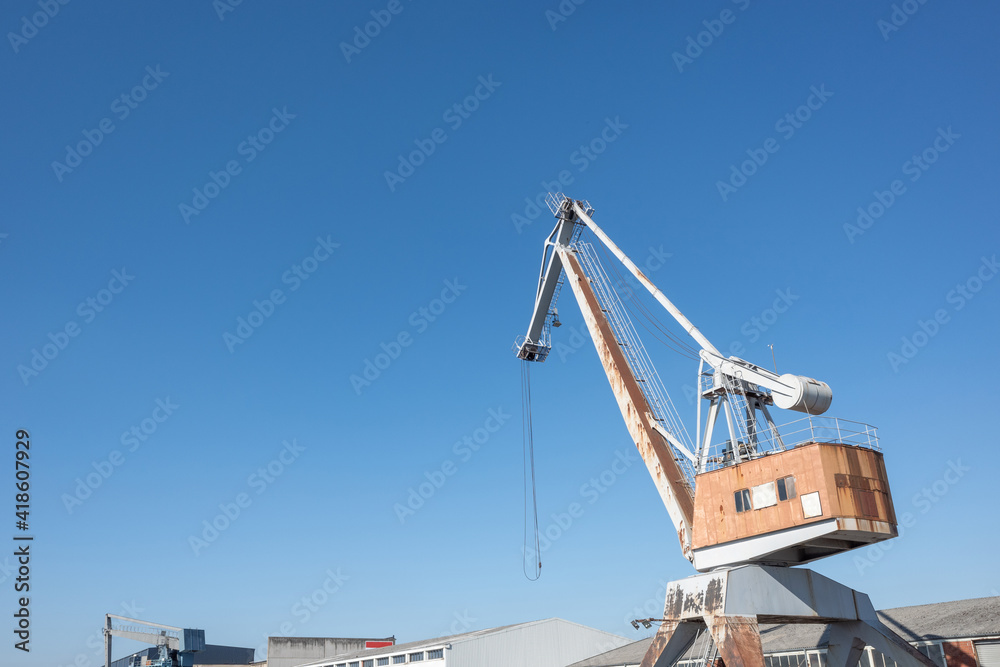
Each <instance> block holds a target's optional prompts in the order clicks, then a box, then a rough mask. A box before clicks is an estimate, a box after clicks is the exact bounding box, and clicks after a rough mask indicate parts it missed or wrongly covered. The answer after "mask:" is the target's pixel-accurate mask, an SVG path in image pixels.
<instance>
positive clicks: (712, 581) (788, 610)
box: [642, 565, 935, 667]
mask: <svg viewBox="0 0 1000 667" xmlns="http://www.w3.org/2000/svg"><path fill="white" fill-rule="evenodd" d="M758 623H824V624H828V625H829V630H828V633H827V635H826V639H827V664H828V667H856V666H857V664H858V660H860V658H861V654H862V652H863V651H864V649H865V646H871V647H872V648H874V649H875V650H877V651H880V652H881V653H883V654H884V655H885V656H886V657H888V658H890V659H892V660H894V661H895V662H896V664H897V665H899V667H935V666H934V663H933V662H931V660H930V659H928V658H927V657H926V656H924V655H923V654H922V653H920V652H919V651H917V650H916V649H914V648H913V647H912V646H910V645H909V644H908V643H907V642H906V640H905V639H903V638H902V637H900V636H899V635H897V634H896V633H895V632H893V631H892V630H891V629H889V628H888V627H886V626H885V625H884V624H883V623H882V622H881V621H880V620H879V618H878V616H877V615H876V613H875V608H874V607H872V603H871V601H870V600H869V599H868V596H867V595H865V594H864V593H860V592H858V591H855V590H853V589H850V588H848V587H847V586H844V585H842V584H839V583H837V582H835V581H833V580H832V579H828V578H826V577H824V576H822V575H819V574H817V573H815V572H813V571H812V570H808V569H804V568H788V567H777V566H769V565H743V566H739V567H732V568H725V569H721V570H716V571H714V572H709V573H705V574H698V575H694V576H692V577H688V578H687V579H681V580H680V581H675V582H672V583H671V584H670V585H669V586H668V587H667V599H666V604H665V605H664V612H663V623H662V625H660V629H659V630H658V631H657V633H656V636H655V637H654V638H653V643H652V644H650V647H649V650H648V651H647V652H646V656H645V657H644V658H643V661H642V667H669V666H670V665H673V664H674V663H675V662H677V660H678V659H680V657H681V656H682V655H683V653H684V651H685V650H686V649H687V647H688V646H689V645H690V644H691V642H692V641H693V640H694V638H695V636H696V635H697V633H698V632H699V631H700V630H702V629H705V628H707V629H708V631H709V633H710V634H711V636H712V639H713V640H714V641H715V645H716V647H717V649H718V651H719V656H720V657H721V658H722V660H723V662H724V663H725V665H726V667H764V655H763V650H762V647H761V641H760V631H759V629H758Z"/></svg>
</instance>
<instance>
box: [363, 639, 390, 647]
mask: <svg viewBox="0 0 1000 667" xmlns="http://www.w3.org/2000/svg"><path fill="white" fill-rule="evenodd" d="M383 646H395V642H377V641H371V640H368V641H365V648H382V647H383Z"/></svg>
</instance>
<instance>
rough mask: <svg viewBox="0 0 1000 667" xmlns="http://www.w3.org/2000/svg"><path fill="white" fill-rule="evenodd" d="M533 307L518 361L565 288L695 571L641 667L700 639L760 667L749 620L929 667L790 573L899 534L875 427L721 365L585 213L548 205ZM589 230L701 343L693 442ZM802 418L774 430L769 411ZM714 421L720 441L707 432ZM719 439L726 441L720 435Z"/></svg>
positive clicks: (842, 655)
mask: <svg viewBox="0 0 1000 667" xmlns="http://www.w3.org/2000/svg"><path fill="white" fill-rule="evenodd" d="M547 203H548V205H549V208H550V210H551V211H552V213H553V214H554V215H555V217H556V226H555V228H554V229H553V231H552V233H551V234H550V235H549V237H548V238H547V239H546V241H545V245H544V247H543V256H542V267H541V271H540V274H539V279H538V287H537V292H536V295H535V305H534V309H533V312H532V315H531V320H530V323H529V325H528V331H527V333H526V334H525V335H524V336H522V337H520V338H519V339H518V340H517V341H516V342H515V346H514V347H515V351H516V354H517V356H518V358H520V359H522V360H524V361H525V362H529V361H536V362H541V361H544V360H545V359H546V357H547V356H548V354H549V352H550V351H551V327H552V326H553V324H555V325H558V311H557V310H556V308H555V304H556V300H557V299H558V296H559V292H560V290H561V288H562V286H563V284H564V283H565V282H569V284H570V288H571V290H572V292H573V295H574V297H575V298H576V301H577V303H578V304H579V306H580V310H581V311H582V313H583V318H584V321H585V322H586V325H587V329H588V330H589V332H590V335H591V338H592V339H593V342H594V346H595V347H596V349H597V353H598V357H599V358H600V360H601V363H602V365H603V367H604V371H605V374H606V375H607V378H608V381H609V382H610V384H611V389H612V391H613V393H614V396H615V399H616V401H617V403H618V408H619V410H620V411H621V414H622V417H623V418H624V420H625V425H626V427H627V429H628V432H629V434H630V435H631V437H632V440H633V442H634V443H635V445H636V448H637V449H638V451H639V454H640V455H641V456H642V459H643V461H644V462H645V464H646V467H647V469H648V471H649V473H650V476H651V477H652V479H653V481H654V483H655V485H656V488H657V491H658V492H659V494H660V498H661V499H662V501H663V504H664V505H665V506H666V508H667V512H668V514H669V516H670V519H671V522H672V523H673V526H674V530H675V532H676V534H677V539H678V541H679V543H680V546H681V551H682V553H683V554H684V556H685V557H686V558H687V559H688V560H690V561H691V562H692V564H693V565H694V567H695V569H696V570H697V571H698V572H699V573H700V574H697V575H694V576H692V577H689V578H687V579H683V580H680V581H675V582H673V583H671V584H670V585H669V586H668V590H667V599H666V601H665V605H664V615H663V618H662V619H647V620H648V621H658V622H660V623H661V625H660V627H659V630H658V631H657V634H656V636H655V637H654V640H653V643H652V644H651V646H650V649H649V652H648V653H647V654H646V656H645V659H644V660H643V663H642V665H643V667H652V666H654V665H656V666H660V667H665V666H666V665H671V664H673V662H674V661H675V660H676V659H677V658H678V657H679V656H680V655H681V654H682V652H683V651H684V650H685V649H686V647H687V646H688V645H689V644H690V643H691V642H692V641H693V638H694V637H695V635H696V633H698V632H700V631H701V630H702V629H707V631H708V632H710V633H711V636H712V638H713V640H714V642H715V646H716V647H717V650H718V652H719V654H720V655H721V656H722V658H723V660H724V661H725V664H726V666H727V667H744V666H745V667H763V665H764V661H763V654H762V651H761V644H760V634H759V630H758V623H767V622H772V623H777V622H780V623H810V622H811V623H816V622H823V623H830V624H831V625H830V627H831V632H830V640H829V649H828V656H829V662H830V667H855V666H856V665H857V663H858V659H859V658H860V655H861V652H862V651H863V650H864V648H865V646H866V645H869V646H872V647H874V648H876V649H877V650H879V651H881V652H882V653H883V654H885V655H886V656H887V657H889V658H891V659H893V660H895V661H896V662H897V663H898V664H899V665H900V666H904V665H905V666H906V667H913V666H915V665H925V666H926V667H933V663H931V662H930V661H929V660H928V659H927V658H926V657H925V656H923V655H922V654H921V653H919V652H918V651H916V650H915V649H913V648H912V647H911V646H910V645H909V644H908V643H907V642H906V641H905V640H903V639H902V638H900V637H899V636H898V635H896V634H895V633H893V632H892V631H891V630H890V629H889V628H887V627H886V626H884V625H883V624H882V623H881V621H879V619H878V617H877V616H876V614H875V610H874V608H873V607H872V605H871V602H870V600H869V599H868V596H867V595H865V594H864V593H860V592H858V591H854V590H852V589H850V588H847V587H845V586H843V585H841V584H838V583H837V582H834V581H832V580H830V579H827V578H826V577H823V576H821V575H818V574H816V573H814V572H812V571H811V570H808V569H804V568H797V567H790V566H794V565H799V564H802V563H807V562H810V561H813V560H816V559H818V558H823V557H826V556H829V555H833V554H836V553H840V552H843V551H847V550H850V549H854V548H857V547H859V546H863V545H866V544H872V543H874V542H878V541H881V540H885V539H889V538H892V537H895V536H896V534H897V531H896V517H895V512H894V509H893V506H892V497H891V495H890V492H889V484H888V478H887V476H886V472H885V465H884V462H883V458H882V454H881V452H880V451H879V449H878V438H877V434H876V430H875V429H874V427H871V426H869V425H867V424H861V423H858V422H852V421H847V420H841V419H837V418H825V417H820V415H822V414H823V413H825V412H826V410H827V409H828V408H829V407H830V405H831V402H832V400H833V393H832V391H831V389H830V387H829V385H827V384H826V383H824V382H820V381H818V380H814V379H812V378H809V377H805V376H799V375H792V374H783V375H779V374H777V373H775V372H771V371H769V370H767V369H764V368H762V367H760V366H757V365H755V364H752V363H750V362H748V361H746V360H744V359H740V358H738V357H735V356H730V357H724V356H723V355H722V353H720V352H719V350H718V349H717V348H716V347H715V346H714V345H712V343H711V342H710V341H709V340H708V338H706V337H705V336H704V335H703V334H702V333H701V332H700V331H699V330H698V329H697V327H695V326H694V324H692V323H691V321H690V320H688V319H687V317H685V316H684V314H683V313H682V312H681V311H680V309H678V308H677V306H675V305H674V304H673V303H672V302H671V301H670V300H669V299H668V298H667V297H666V296H665V295H664V294H663V292H661V291H660V290H659V289H658V288H657V287H656V286H655V285H654V284H653V283H652V282H651V281H650V280H649V278H647V277H646V276H645V275H644V274H643V273H642V271H640V270H639V268H638V267H637V266H636V265H635V263H634V262H632V261H631V260H630V259H629V258H628V257H627V256H626V255H625V253H624V252H622V251H621V249H620V248H619V247H618V246H617V245H616V244H615V243H614V242H613V241H612V240H611V239H610V238H609V237H608V235H607V234H606V233H605V232H604V231H603V230H602V229H601V228H600V227H599V226H598V225H597V224H596V223H595V222H594V220H593V218H592V215H593V209H592V208H591V206H590V204H589V203H588V202H586V201H581V200H573V199H569V198H567V197H566V196H565V195H562V194H550V195H549V197H548V199H547ZM584 229H588V230H590V231H591V232H592V234H593V235H594V236H595V237H597V239H598V240H599V242H600V243H601V244H603V245H604V246H605V247H606V248H607V249H608V250H609V251H610V252H611V254H612V255H613V256H614V257H615V258H616V259H617V260H618V261H620V262H621V264H623V265H624V266H625V268H626V269H627V270H628V271H629V272H630V273H631V274H632V275H633V276H634V277H635V278H636V279H637V280H638V281H639V283H640V284H641V285H642V286H643V287H644V288H645V289H647V290H648V291H649V293H650V294H652V295H653V297H654V298H655V299H656V301H657V302H659V304H660V305H661V306H662V307H663V308H664V309H665V310H666V311H667V312H668V313H669V314H670V315H671V317H673V319H674V320H676V322H677V323H678V324H679V325H680V326H681V327H682V328H683V329H684V331H685V332H687V334H688V335H689V336H690V337H691V338H692V339H694V341H695V342H696V343H697V345H698V349H697V357H698V360H699V369H698V386H699V388H700V394H701V397H702V399H703V402H705V403H707V409H706V411H705V418H704V423H702V410H701V403H699V405H698V417H697V418H698V423H697V427H696V429H695V436H696V439H695V442H693V443H692V442H691V439H690V437H689V436H688V433H687V430H686V429H685V427H684V424H683V422H682V421H681V419H680V417H679V416H678V414H677V412H676V410H675V409H674V407H673V404H672V403H671V401H670V398H669V395H668V394H667V392H666V389H665V388H664V387H663V385H662V382H661V381H660V379H659V377H658V375H657V374H656V371H655V369H654V368H653V365H652V361H651V360H650V359H649V356H648V354H647V353H646V351H645V348H644V347H643V345H642V342H641V340H639V337H638V335H637V334H636V332H635V329H634V328H633V326H632V324H631V321H630V319H629V317H628V314H627V312H626V310H627V309H626V308H625V307H624V305H623V304H622V301H621V299H620V298H619V296H618V295H617V293H616V290H615V287H614V285H613V283H612V281H611V279H610V278H609V277H608V274H607V273H605V270H604V268H603V267H602V266H601V263H600V262H599V260H598V258H597V255H596V253H595V251H594V248H593V245H592V244H590V243H587V242H584V241H583V240H581V233H582V231H583V230H584ZM772 406H773V407H776V408H778V409H782V410H793V411H796V412H799V413H804V414H805V415H806V417H804V418H801V419H799V420H797V421H794V422H792V423H791V424H786V425H784V426H780V427H779V426H778V425H777V424H776V423H775V421H774V419H773V417H772V415H771V412H770V410H769V407H772ZM720 415H721V416H723V417H724V419H725V424H726V430H725V432H724V433H722V434H721V436H720V435H719V434H717V433H716V429H715V425H716V422H717V420H718V419H719V418H720ZM726 436H728V437H726Z"/></svg>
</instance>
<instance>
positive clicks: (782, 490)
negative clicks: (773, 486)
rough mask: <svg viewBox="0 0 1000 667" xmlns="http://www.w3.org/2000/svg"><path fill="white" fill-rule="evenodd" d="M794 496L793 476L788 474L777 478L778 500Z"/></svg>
mask: <svg viewBox="0 0 1000 667" xmlns="http://www.w3.org/2000/svg"><path fill="white" fill-rule="evenodd" d="M794 497H795V477H794V476H793V475H789V476H788V477H782V478H781V479H779V480H778V500H790V499H791V498H794Z"/></svg>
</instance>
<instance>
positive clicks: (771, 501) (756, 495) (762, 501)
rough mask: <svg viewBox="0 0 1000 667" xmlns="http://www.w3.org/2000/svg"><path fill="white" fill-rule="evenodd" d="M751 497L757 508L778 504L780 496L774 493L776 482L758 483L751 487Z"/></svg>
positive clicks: (754, 506)
mask: <svg viewBox="0 0 1000 667" xmlns="http://www.w3.org/2000/svg"><path fill="white" fill-rule="evenodd" d="M750 498H751V500H752V502H753V508H754V509H755V510H759V509H764V508H765V507H771V506H772V505H777V504H778V498H777V497H776V496H775V495H774V482H767V483H766V484H758V485H757V486H755V487H753V488H752V489H750Z"/></svg>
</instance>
